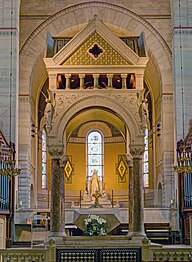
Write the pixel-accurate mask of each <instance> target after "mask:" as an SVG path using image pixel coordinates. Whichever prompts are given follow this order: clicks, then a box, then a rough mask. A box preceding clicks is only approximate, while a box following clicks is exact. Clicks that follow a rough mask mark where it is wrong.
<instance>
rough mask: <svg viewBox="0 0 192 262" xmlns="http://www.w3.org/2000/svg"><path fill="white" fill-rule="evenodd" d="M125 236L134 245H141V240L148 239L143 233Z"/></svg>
mask: <svg viewBox="0 0 192 262" xmlns="http://www.w3.org/2000/svg"><path fill="white" fill-rule="evenodd" d="M127 236H128V237H130V238H131V240H132V241H133V242H134V243H142V242H143V240H147V239H148V238H147V237H146V234H145V233H144V232H129V233H128V234H127Z"/></svg>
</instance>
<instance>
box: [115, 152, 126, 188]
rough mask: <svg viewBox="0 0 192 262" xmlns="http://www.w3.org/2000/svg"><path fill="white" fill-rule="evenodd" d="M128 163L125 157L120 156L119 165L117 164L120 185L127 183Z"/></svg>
mask: <svg viewBox="0 0 192 262" xmlns="http://www.w3.org/2000/svg"><path fill="white" fill-rule="evenodd" d="M127 168H128V167H127V161H126V157H125V155H119V156H118V163H117V164H116V174H117V175H118V180H119V183H125V182H126V174H127Z"/></svg>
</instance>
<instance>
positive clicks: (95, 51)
mask: <svg viewBox="0 0 192 262" xmlns="http://www.w3.org/2000/svg"><path fill="white" fill-rule="evenodd" d="M128 64H130V63H129V62H128V61H127V60H126V59H125V58H123V57H122V56H121V55H120V54H119V53H118V52H117V51H116V50H115V49H114V48H113V47H111V45H109V44H108V43H107V42H106V41H105V40H104V39H103V38H102V37H101V36H100V35H99V34H98V33H97V32H95V33H94V34H93V35H92V36H91V37H90V38H89V39H88V40H87V41H86V42H85V43H84V44H82V45H81V46H80V47H79V48H78V49H77V51H76V52H75V53H74V54H72V55H71V56H70V57H69V58H68V59H67V60H66V61H64V63H63V65H128Z"/></svg>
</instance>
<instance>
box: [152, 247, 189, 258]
mask: <svg viewBox="0 0 192 262" xmlns="http://www.w3.org/2000/svg"><path fill="white" fill-rule="evenodd" d="M152 252H153V260H152V261H192V248H191V247H188V248H187V247H186V248H183V247H180V248H179V246H175V247H173V246H172V247H170V248H169V247H168V248H163V249H162V248H161V249H160V248H159V249H155V250H153V251H152Z"/></svg>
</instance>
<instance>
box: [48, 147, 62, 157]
mask: <svg viewBox="0 0 192 262" xmlns="http://www.w3.org/2000/svg"><path fill="white" fill-rule="evenodd" d="M48 152H49V154H50V156H51V159H60V158H61V156H62V154H63V147H61V146H58V147H49V146H48Z"/></svg>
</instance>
